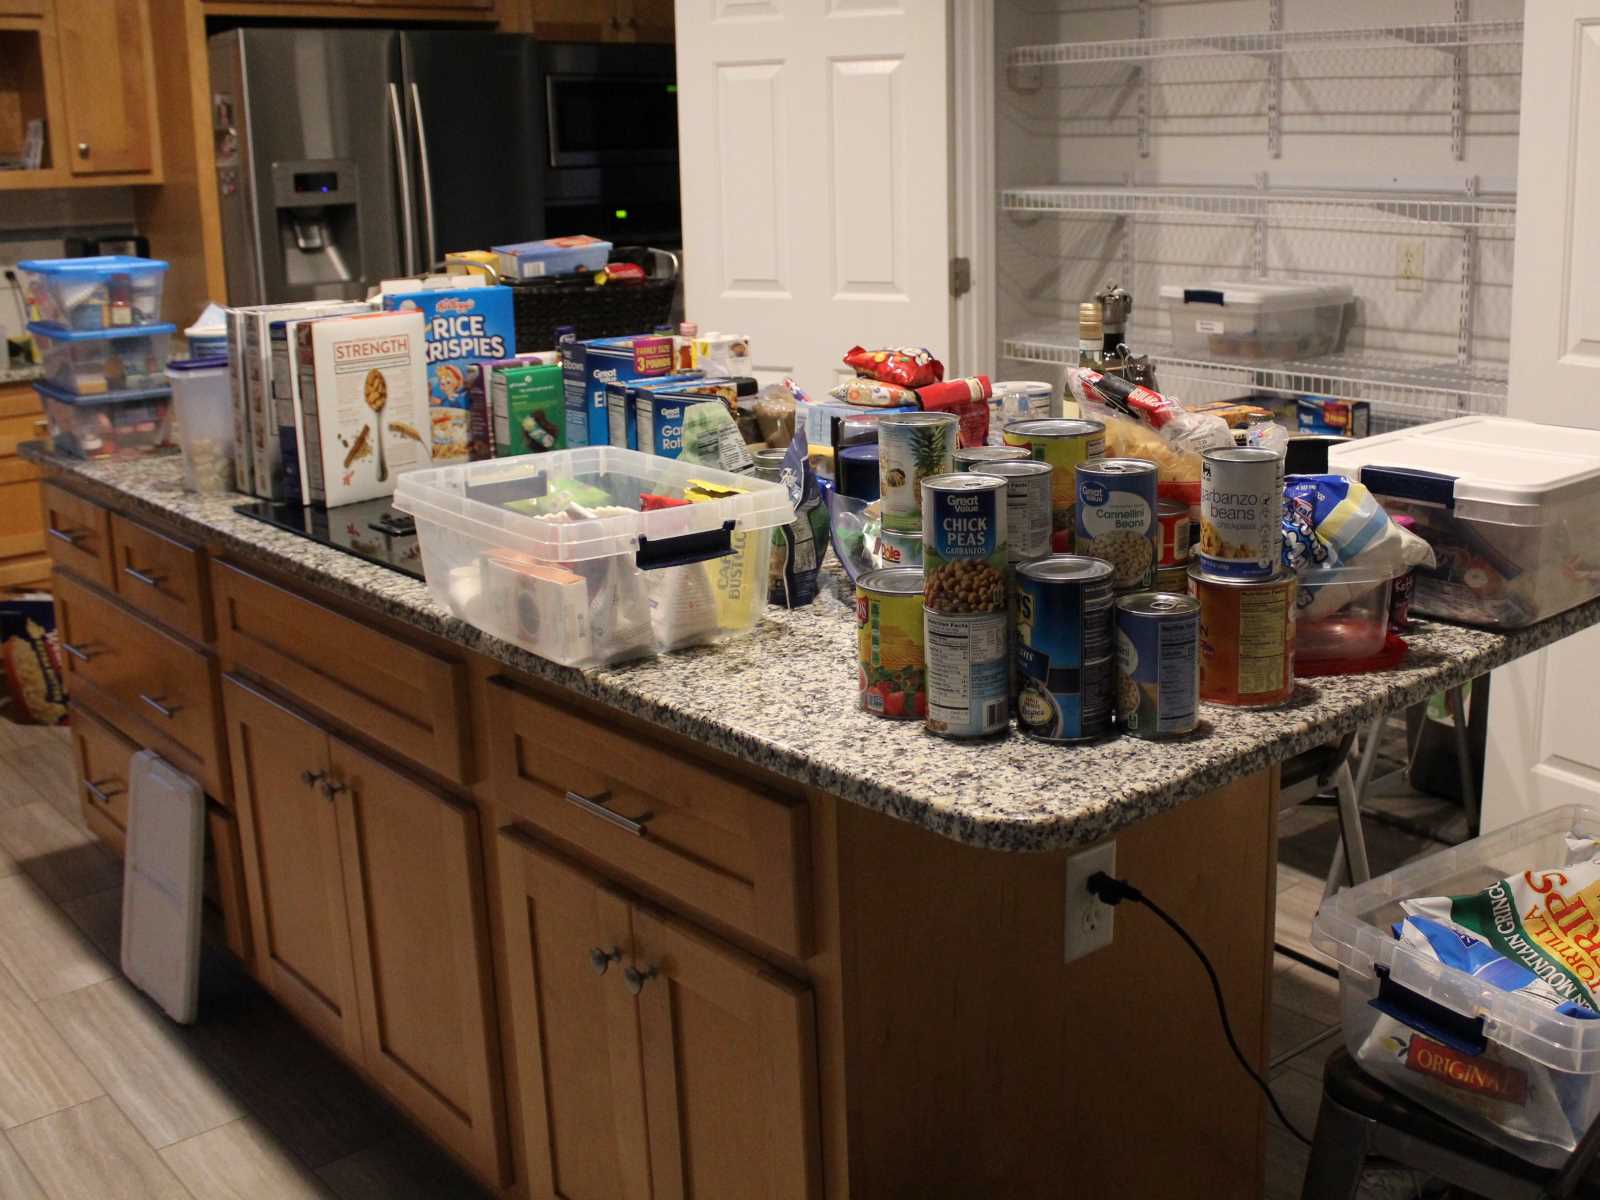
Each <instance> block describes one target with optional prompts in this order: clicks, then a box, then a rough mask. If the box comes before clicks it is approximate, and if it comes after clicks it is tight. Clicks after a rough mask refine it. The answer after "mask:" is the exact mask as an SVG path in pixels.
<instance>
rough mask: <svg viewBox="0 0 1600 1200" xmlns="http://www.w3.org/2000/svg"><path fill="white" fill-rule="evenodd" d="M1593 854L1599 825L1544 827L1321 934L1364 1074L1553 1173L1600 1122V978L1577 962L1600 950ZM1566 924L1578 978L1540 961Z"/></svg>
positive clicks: (1403, 889) (1468, 858)
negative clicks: (1593, 998) (1553, 929)
mask: <svg viewBox="0 0 1600 1200" xmlns="http://www.w3.org/2000/svg"><path fill="white" fill-rule="evenodd" d="M1595 839H1600V809H1595V808H1590V807H1584V806H1579V805H1568V806H1566V807H1564V808H1558V809H1554V810H1552V811H1550V812H1545V813H1539V814H1537V815H1535V816H1532V817H1528V818H1526V819H1525V820H1522V821H1518V822H1517V823H1516V824H1514V825H1509V826H1507V827H1506V828H1504V829H1500V830H1497V831H1496V832H1494V833H1489V834H1484V835H1482V836H1480V837H1476V838H1473V839H1471V840H1470V841H1466V842H1463V843H1462V844H1461V845H1459V846H1455V847H1451V848H1449V849H1443V850H1439V851H1438V852H1436V853H1434V854H1431V855H1429V856H1428V857H1427V858H1424V859H1421V860H1419V861H1417V862H1412V863H1408V864H1407V865H1405V866H1403V867H1399V868H1397V869H1396V870H1393V871H1390V872H1389V873H1388V874H1386V875H1380V876H1378V877H1377V878H1375V879H1371V880H1368V881H1367V882H1366V883H1363V884H1360V885H1358V886H1356V887H1353V888H1348V889H1346V890H1344V891H1342V892H1339V893H1338V894H1337V895H1334V896H1331V897H1329V898H1328V899H1326V900H1324V901H1323V902H1322V908H1321V909H1320V910H1319V911H1318V913H1317V917H1316V920H1315V922H1314V923H1313V924H1312V929H1311V942H1312V945H1314V946H1316V948H1317V949H1319V950H1321V951H1322V952H1323V953H1325V954H1328V955H1330V956H1332V957H1333V959H1334V960H1335V961H1336V962H1337V963H1338V966H1339V995H1340V1006H1341V1009H1342V1021H1341V1024H1342V1027H1343V1031H1344V1041H1345V1047H1346V1049H1348V1050H1349V1052H1350V1054H1351V1056H1352V1057H1353V1058H1355V1060H1356V1061H1357V1062H1358V1063H1359V1064H1360V1065H1361V1068H1362V1070H1364V1071H1365V1072H1367V1073H1368V1074H1369V1075H1372V1076H1373V1077H1374V1078H1376V1079H1379V1080H1381V1081H1382V1082H1384V1083H1386V1084H1388V1085H1389V1086H1390V1087H1393V1088H1395V1089H1396V1090H1398V1091H1400V1092H1403V1093H1405V1094H1406V1095H1407V1096H1410V1097H1411V1098H1412V1099H1414V1100H1416V1101H1417V1102H1418V1103H1420V1104H1423V1105H1425V1106H1427V1107H1428V1108H1430V1109H1432V1110H1434V1111H1435V1112H1438V1113H1439V1114H1441V1115H1442V1116H1444V1117H1446V1118H1448V1119H1449V1120H1451V1121H1454V1122H1455V1123H1456V1124H1458V1125H1461V1126H1462V1127H1464V1128H1466V1129H1468V1130H1471V1131H1472V1132H1473V1133H1475V1134H1477V1135H1478V1136H1479V1137H1482V1138H1485V1139H1486V1140H1488V1141H1490V1142H1492V1143H1494V1144H1495V1145H1497V1146H1500V1147H1501V1148H1503V1149H1505V1150H1509V1151H1510V1152H1512V1153H1513V1154H1518V1155H1521V1156H1522V1157H1524V1158H1527V1159H1530V1160H1532V1161H1534V1162H1539V1163H1543V1164H1545V1165H1548V1166H1554V1165H1558V1164H1560V1163H1561V1162H1563V1161H1564V1160H1565V1158H1566V1156H1567V1154H1568V1153H1569V1152H1570V1151H1571V1150H1572V1147H1573V1145H1574V1144H1575V1142H1576V1140H1577V1138H1578V1137H1580V1136H1581V1135H1582V1134H1583V1132H1584V1130H1585V1129H1587V1128H1588V1126H1589V1124H1590V1123H1591V1122H1592V1121H1593V1120H1594V1118H1595V1116H1596V1114H1597V1113H1600V1019H1597V1016H1600V1014H1597V1013H1596V1012H1595V1011H1594V1010H1593V1008H1592V1007H1590V1006H1589V1003H1590V1002H1589V1000H1588V999H1587V998H1584V999H1583V1000H1582V1002H1581V1003H1580V1002H1579V997H1580V996H1581V995H1582V993H1583V990H1584V988H1583V987H1582V986H1580V985H1578V983H1577V980H1578V979H1579V978H1582V977H1587V978H1588V979H1589V983H1590V985H1592V984H1593V983H1594V982H1595V974H1596V970H1597V968H1596V967H1595V962H1594V959H1593V955H1592V953H1589V952H1586V951H1583V950H1581V948H1580V949H1578V950H1573V949H1572V946H1573V945H1574V944H1583V943H1587V944H1592V942H1591V941H1589V939H1592V938H1594V937H1596V936H1600V927H1597V925H1596V921H1595V916H1594V910H1593V909H1592V908H1589V907H1588V906H1587V904H1588V903H1592V901H1591V900H1590V897H1591V896H1592V895H1593V889H1594V886H1595V885H1594V882H1593V881H1594V880H1595V879H1596V876H1597V875H1600V863H1596V862H1595V859H1596V857H1600V844H1596V842H1595ZM1419 900H1422V901H1425V902H1424V903H1418V901H1419ZM1586 902H1587V903H1586ZM1569 904H1570V906H1571V907H1570V908H1568V907H1567V906H1568V905H1569ZM1554 912H1559V913H1560V914H1561V915H1560V916H1558V917H1556V920H1558V921H1559V922H1560V924H1561V925H1562V926H1564V927H1565V928H1566V930H1567V932H1566V933H1565V934H1564V935H1563V937H1562V938H1561V939H1557V940H1559V941H1561V943H1562V946H1565V947H1566V949H1565V950H1563V949H1562V947H1561V946H1557V945H1554V944H1551V945H1550V946H1549V947H1548V949H1550V950H1553V951H1556V952H1557V955H1559V954H1561V953H1572V954H1573V955H1574V957H1573V958H1572V959H1571V961H1570V963H1569V964H1567V965H1566V966H1562V965H1559V964H1560V963H1561V961H1562V960H1561V959H1560V958H1559V957H1551V956H1550V955H1548V954H1546V952H1545V950H1542V949H1540V947H1541V946H1543V945H1545V943H1544V941H1543V940H1542V939H1541V937H1540V931H1541V929H1543V928H1544V927H1545V924H1546V921H1547V919H1548V918H1549V915H1550V914H1551V913H1554ZM1568 913H1570V914H1572V915H1571V918H1570V919H1569V918H1568V917H1567V916H1566V914H1568ZM1580 915H1581V920H1580ZM1463 934H1465V936H1463ZM1480 934H1481V935H1482V936H1479V935H1480ZM1551 984H1553V986H1549V985H1551ZM1558 1001H1559V1003H1558Z"/></svg>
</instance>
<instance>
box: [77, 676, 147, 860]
mask: <svg viewBox="0 0 1600 1200" xmlns="http://www.w3.org/2000/svg"><path fill="white" fill-rule="evenodd" d="M138 749H139V747H138V745H137V744H135V743H134V742H131V741H129V740H128V739H127V738H125V737H123V736H122V734H120V733H118V732H117V731H116V730H115V729H113V728H112V727H111V726H110V725H108V724H107V723H106V722H104V721H102V720H101V719H100V718H99V717H96V716H95V715H94V714H93V713H91V712H90V711H89V710H88V709H86V708H84V707H83V706H82V705H81V704H76V703H75V704H73V705H72V757H73V760H74V765H75V766H76V767H77V769H78V788H79V790H80V792H81V793H82V796H81V801H82V812H83V822H84V824H85V825H87V826H88V827H89V829H90V830H91V831H92V832H93V833H94V835H95V836H96V837H98V838H99V839H100V840H101V841H103V842H105V843H106V844H107V845H109V846H110V847H111V848H112V849H113V850H115V851H116V852H117V853H119V854H120V853H122V852H123V851H124V848H125V846H126V843H127V838H128V759H130V758H131V757H132V756H133V755H134V754H135V753H136V752H137V751H138Z"/></svg>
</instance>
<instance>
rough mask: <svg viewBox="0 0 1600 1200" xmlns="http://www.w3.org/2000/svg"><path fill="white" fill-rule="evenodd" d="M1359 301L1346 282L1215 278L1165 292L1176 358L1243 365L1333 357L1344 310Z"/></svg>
mask: <svg viewBox="0 0 1600 1200" xmlns="http://www.w3.org/2000/svg"><path fill="white" fill-rule="evenodd" d="M1354 298H1355V292H1354V290H1353V289H1352V288H1351V287H1350V285H1349V284H1344V283H1305V282H1301V283H1268V282H1267V281H1265V280H1261V279H1253V280H1248V281H1246V280H1228V279H1216V280H1211V281H1208V282H1205V283H1194V284H1189V285H1187V286H1184V285H1179V284H1170V283H1169V284H1165V285H1163V287H1162V288H1161V304H1162V306H1163V307H1164V308H1165V309H1166V310H1167V316H1168V317H1169V318H1170V319H1171V321H1172V348H1173V352H1174V353H1176V354H1177V355H1179V356H1180V357H1181V356H1184V355H1187V356H1190V357H1193V358H1224V359H1233V360H1236V361H1239V362H1264V361H1274V360H1276V361H1281V360H1284V359H1291V358H1315V357H1317V356H1318V355H1319V354H1327V353H1329V352H1330V351H1332V350H1334V349H1336V348H1337V347H1338V345H1339V335H1340V333H1341V331H1342V330H1343V328H1344V314H1345V306H1346V305H1348V304H1349V303H1350V301H1351V300H1353V299H1354Z"/></svg>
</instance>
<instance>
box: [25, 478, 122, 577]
mask: <svg viewBox="0 0 1600 1200" xmlns="http://www.w3.org/2000/svg"><path fill="white" fill-rule="evenodd" d="M41 491H42V492H43V494H44V533H45V538H44V544H45V549H46V550H48V551H49V553H50V557H51V558H52V559H54V560H55V561H56V563H57V564H58V565H60V566H63V567H70V568H71V569H72V570H74V571H76V572H77V573H78V574H79V575H81V576H83V578H85V579H87V580H89V581H90V582H91V583H98V584H99V585H100V586H101V587H106V588H109V587H110V586H111V514H110V513H109V512H107V511H106V510H105V509H103V508H101V507H100V506H99V505H98V504H96V503H94V501H92V500H85V499H84V498H83V497H82V496H78V495H75V494H74V493H72V492H69V491H67V489H66V488H64V487H62V486H61V485H60V484H56V483H50V482H46V483H44V484H43V485H42V487H41Z"/></svg>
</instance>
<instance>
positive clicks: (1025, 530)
mask: <svg viewBox="0 0 1600 1200" xmlns="http://www.w3.org/2000/svg"><path fill="white" fill-rule="evenodd" d="M979 470H981V471H982V473H983V474H985V475H998V476H1000V478H1001V479H1004V480H1005V481H1006V560H1007V561H1008V562H1012V563H1023V562H1031V561H1032V560H1034V559H1036V558H1043V557H1045V555H1047V554H1049V553H1050V532H1051V528H1050V524H1051V517H1050V513H1051V507H1050V506H1051V504H1052V503H1053V500H1052V494H1051V490H1050V489H1051V487H1052V486H1053V481H1054V477H1055V468H1054V467H1052V466H1051V465H1050V464H1049V463H1047V462H1039V461H1037V460H1036V459H1031V458H1025V459H1022V460H1020V461H1017V462H1005V461H1000V462H988V463H984V464H983V466H982V467H980V468H979Z"/></svg>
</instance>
